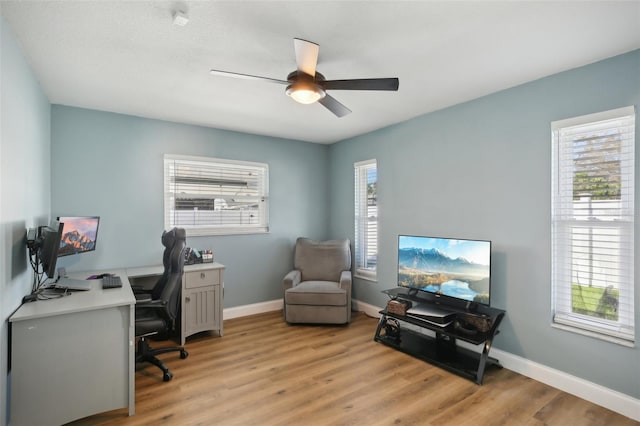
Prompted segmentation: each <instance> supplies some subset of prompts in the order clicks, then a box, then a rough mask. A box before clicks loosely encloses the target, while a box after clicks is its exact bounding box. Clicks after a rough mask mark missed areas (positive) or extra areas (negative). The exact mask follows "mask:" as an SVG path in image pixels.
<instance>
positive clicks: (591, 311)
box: [552, 107, 635, 345]
mask: <svg viewBox="0 0 640 426" xmlns="http://www.w3.org/2000/svg"><path fill="white" fill-rule="evenodd" d="M552 133H553V177H552V181H553V191H552V194H553V195H552V269H553V272H552V274H553V278H552V281H553V308H554V312H553V315H554V316H553V323H554V325H555V326H557V327H560V328H567V329H570V330H572V331H577V332H580V333H583V334H589V335H592V336H594V337H600V338H603V339H606V340H611V341H615V342H617V343H621V344H626V345H632V344H633V341H634V334H635V332H634V306H633V300H634V296H633V291H634V288H633V287H634V271H633V269H634V268H633V266H634V252H633V233H634V181H635V177H634V174H635V172H634V158H635V157H634V146H635V134H634V133H635V112H634V109H633V107H628V108H621V109H617V110H612V111H607V112H603V113H598V114H592V115H588V116H582V117H577V118H573V119H568V120H562V121H557V122H554V123H552Z"/></svg>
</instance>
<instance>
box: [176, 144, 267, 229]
mask: <svg viewBox="0 0 640 426" xmlns="http://www.w3.org/2000/svg"><path fill="white" fill-rule="evenodd" d="M268 178H269V166H268V165H267V164H263V163H251V162H246V161H232V160H223V159H219V158H204V157H187V156H177V155H165V157H164V206H165V207H164V210H165V227H166V228H167V229H170V228H173V227H174V226H178V227H182V228H185V229H186V230H187V234H188V235H217V234H250V233H262V232H268V231H269V223H268V204H269V203H268V200H269V198H268V197H269V183H268Z"/></svg>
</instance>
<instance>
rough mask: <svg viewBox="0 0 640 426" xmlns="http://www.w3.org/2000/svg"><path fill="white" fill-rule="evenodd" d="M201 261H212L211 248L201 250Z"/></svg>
mask: <svg viewBox="0 0 640 426" xmlns="http://www.w3.org/2000/svg"><path fill="white" fill-rule="evenodd" d="M202 263H213V250H211V249H206V250H202Z"/></svg>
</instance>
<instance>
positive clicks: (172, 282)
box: [160, 228, 187, 327]
mask: <svg viewBox="0 0 640 426" xmlns="http://www.w3.org/2000/svg"><path fill="white" fill-rule="evenodd" d="M170 232H172V233H173V235H174V243H173V248H172V249H171V253H170V254H169V268H168V269H169V274H168V276H167V282H166V284H165V286H164V288H163V289H162V294H161V296H160V299H162V300H163V301H164V302H165V304H166V305H165V306H166V308H165V314H166V315H167V317H168V319H169V320H170V321H171V324H172V327H173V325H174V323H175V319H176V317H177V315H178V309H179V307H180V306H179V305H180V294H181V291H182V273H183V271H184V260H185V259H184V252H185V249H186V247H187V235H186V232H185V230H184V229H183V228H173V229H172V230H171V231H170ZM165 269H166V268H165Z"/></svg>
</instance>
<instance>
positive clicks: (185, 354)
mask: <svg viewBox="0 0 640 426" xmlns="http://www.w3.org/2000/svg"><path fill="white" fill-rule="evenodd" d="M188 356H189V352H187V351H180V359H185V358H186V357H188Z"/></svg>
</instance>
